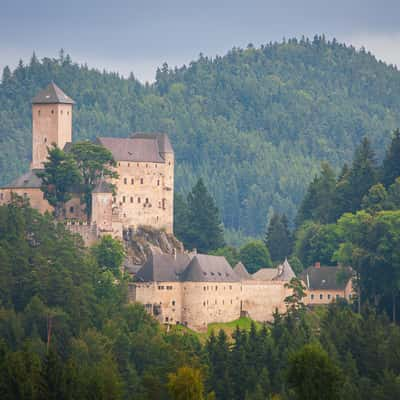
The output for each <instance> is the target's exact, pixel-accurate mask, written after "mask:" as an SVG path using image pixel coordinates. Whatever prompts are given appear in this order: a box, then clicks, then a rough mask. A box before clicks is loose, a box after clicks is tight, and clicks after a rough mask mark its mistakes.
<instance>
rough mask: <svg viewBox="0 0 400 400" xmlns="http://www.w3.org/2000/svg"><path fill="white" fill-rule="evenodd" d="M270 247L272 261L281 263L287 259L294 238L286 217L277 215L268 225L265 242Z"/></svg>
mask: <svg viewBox="0 0 400 400" xmlns="http://www.w3.org/2000/svg"><path fill="white" fill-rule="evenodd" d="M264 243H265V245H266V246H267V247H268V250H269V253H270V255H271V258H272V261H274V262H276V261H277V262H279V261H282V260H284V259H285V257H287V256H288V255H289V254H290V252H291V248H292V237H291V233H290V231H289V227H288V221H287V218H286V215H285V214H283V215H282V216H280V215H279V214H277V213H275V214H274V215H273V216H272V218H271V220H270V222H269V225H268V229H267V233H266V236H265V240H264Z"/></svg>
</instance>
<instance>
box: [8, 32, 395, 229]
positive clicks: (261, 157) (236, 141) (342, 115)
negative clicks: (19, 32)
mask: <svg viewBox="0 0 400 400" xmlns="http://www.w3.org/2000/svg"><path fill="white" fill-rule="evenodd" d="M50 80H54V81H56V82H57V84H58V85H59V86H60V87H62V88H63V89H64V90H65V91H66V93H68V94H69V95H70V96H71V97H72V98H74V100H75V101H76V103H77V105H76V109H75V116H74V138H75V139H84V138H93V137H95V136H99V135H107V136H126V135H128V134H129V133H130V132H132V131H135V130H138V131H165V132H168V133H169V135H170V136H171V140H172V142H173V145H174V148H175V151H176V157H177V164H178V165H177V171H176V183H177V189H178V191H183V192H186V191H188V190H189V188H190V187H191V186H193V184H194V183H195V180H196V178H197V177H198V176H200V175H201V176H203V178H204V180H205V182H206V184H207V186H208V187H209V188H210V191H211V192H212V193H213V195H214V197H215V198H216V201H217V204H218V206H219V208H220V210H221V213H222V217H223V221H224V224H225V227H226V228H228V229H231V230H233V231H239V230H240V231H242V232H243V233H245V234H247V235H259V234H261V233H262V232H263V231H264V229H265V225H266V221H267V216H268V215H270V214H271V212H272V210H273V209H274V210H275V211H278V212H285V213H286V214H287V215H288V217H289V219H290V220H293V218H294V216H295V213H296V209H297V207H298V205H299V203H300V201H301V199H302V198H303V195H304V192H305V188H306V187H307V185H308V183H309V182H310V180H311V179H312V177H313V176H314V175H315V173H316V172H317V171H318V170H319V167H320V162H321V160H328V161H330V162H331V163H332V164H333V165H334V166H335V167H338V166H341V165H342V164H343V162H344V161H348V160H350V159H351V157H352V154H353V151H354V148H355V146H356V145H357V144H358V143H359V142H360V139H361V138H362V137H363V136H368V137H369V138H370V139H371V141H372V143H373V146H374V148H375V149H376V151H377V154H378V156H382V153H383V149H384V146H385V145H386V143H387V142H388V140H389V138H390V133H391V131H392V130H393V129H395V128H396V127H397V126H399V125H400V73H399V71H398V70H397V69H396V68H395V67H393V66H388V65H386V64H384V63H383V62H379V61H377V60H376V59H375V57H374V56H373V55H371V54H369V53H367V52H365V51H364V50H361V51H356V50H355V49H354V48H353V47H347V46H345V45H343V44H340V43H337V42H336V41H335V40H333V41H331V42H329V41H326V40H325V38H324V37H315V38H314V40H312V41H310V40H307V39H302V40H297V39H291V40H289V41H284V42H282V43H271V44H268V45H265V46H262V47H261V48H257V49H256V48H254V47H253V46H248V48H246V49H237V48H235V49H232V50H231V51H230V52H228V54H226V55H225V56H223V57H215V58H208V57H205V56H203V55H200V57H199V58H198V60H196V61H194V62H192V63H190V65H189V66H183V67H182V68H179V69H173V70H171V69H170V68H168V66H167V65H166V64H165V65H164V66H163V67H162V68H161V69H159V70H158V71H157V76H156V82H155V83H154V84H152V85H142V84H141V83H140V82H138V81H137V80H135V78H134V77H133V75H132V76H131V77H129V78H127V79H125V78H122V77H120V76H119V75H118V74H115V73H107V72H100V71H96V70H92V69H89V68H88V67H87V66H85V65H84V66H79V65H77V64H75V63H73V62H72V60H71V58H70V57H69V56H65V55H64V54H62V53H61V54H60V57H59V58H57V59H49V58H45V59H43V60H41V61H39V60H38V59H37V58H36V57H35V56H33V57H32V59H31V61H30V63H29V65H24V64H23V63H22V62H21V63H20V64H19V66H18V67H17V68H16V69H15V70H14V71H10V70H9V69H8V68H6V69H5V70H4V71H3V79H2V83H1V84H0V104H1V105H2V107H1V110H0V148H1V154H0V171H1V176H0V183H5V182H7V181H9V180H10V179H12V178H14V177H15V176H17V175H18V174H19V173H21V172H22V171H23V170H24V169H26V168H27V166H28V163H29V154H30V146H31V142H30V134H31V133H30V99H31V98H32V97H33V95H34V94H35V93H36V92H37V91H38V90H39V89H40V88H42V87H44V86H45V85H46V84H47V83H48V82H49V81H50Z"/></svg>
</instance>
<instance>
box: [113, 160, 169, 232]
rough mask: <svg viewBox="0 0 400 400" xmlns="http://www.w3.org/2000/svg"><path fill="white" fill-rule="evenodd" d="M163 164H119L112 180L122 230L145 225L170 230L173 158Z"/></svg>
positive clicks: (121, 162)
mask: <svg viewBox="0 0 400 400" xmlns="http://www.w3.org/2000/svg"><path fill="white" fill-rule="evenodd" d="M167 156H168V157H167V159H166V162H165V163H150V162H139V163H137V162H127V161H120V162H118V165H117V172H118V175H119V178H118V179H116V180H114V181H113V183H114V184H115V185H116V189H117V190H116V191H117V195H116V197H115V200H114V201H115V204H116V206H117V207H118V208H119V215H120V218H121V222H122V224H123V225H124V226H125V227H128V226H133V227H138V226H139V225H149V226H152V227H154V228H157V229H165V230H166V231H167V232H168V233H172V229H173V176H174V160H173V155H170V154H167Z"/></svg>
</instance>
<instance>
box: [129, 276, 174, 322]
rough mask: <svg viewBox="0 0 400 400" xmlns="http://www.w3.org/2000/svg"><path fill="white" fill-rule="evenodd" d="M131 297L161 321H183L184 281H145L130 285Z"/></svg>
mask: <svg viewBox="0 0 400 400" xmlns="http://www.w3.org/2000/svg"><path fill="white" fill-rule="evenodd" d="M129 293H130V295H129V298H130V300H131V301H137V302H140V303H142V304H143V305H144V307H145V308H146V309H147V310H148V311H149V312H151V313H152V314H153V315H154V317H155V318H156V319H158V321H160V322H161V323H168V324H177V323H182V283H181V282H143V283H135V284H134V285H131V286H130V290H129Z"/></svg>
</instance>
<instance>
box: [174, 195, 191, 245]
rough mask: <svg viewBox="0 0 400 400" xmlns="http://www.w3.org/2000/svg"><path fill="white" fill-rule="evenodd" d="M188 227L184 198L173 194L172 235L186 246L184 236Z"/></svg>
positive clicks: (187, 214)
mask: <svg viewBox="0 0 400 400" xmlns="http://www.w3.org/2000/svg"><path fill="white" fill-rule="evenodd" d="M188 227H189V210H188V205H187V202H186V200H185V198H184V197H183V196H182V195H181V194H180V193H179V192H177V191H176V190H175V192H174V235H175V236H176V237H177V238H178V239H179V240H181V241H182V242H183V244H184V245H185V246H186V234H187V230H188Z"/></svg>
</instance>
